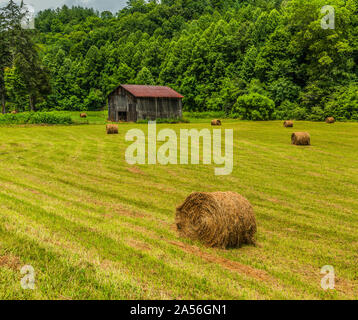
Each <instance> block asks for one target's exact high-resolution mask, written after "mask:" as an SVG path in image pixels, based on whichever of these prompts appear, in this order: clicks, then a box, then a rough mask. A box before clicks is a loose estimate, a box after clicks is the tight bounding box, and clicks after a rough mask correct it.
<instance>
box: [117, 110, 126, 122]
mask: <svg viewBox="0 0 358 320" xmlns="http://www.w3.org/2000/svg"><path fill="white" fill-rule="evenodd" d="M118 121H127V112H125V111H119V112H118Z"/></svg>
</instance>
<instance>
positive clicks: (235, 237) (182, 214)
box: [176, 192, 257, 248]
mask: <svg viewBox="0 0 358 320" xmlns="http://www.w3.org/2000/svg"><path fill="white" fill-rule="evenodd" d="M176 225H177V229H178V232H179V234H180V236H182V237H184V238H190V239H192V240H199V241H201V242H202V243H204V244H205V245H207V246H209V247H219V248H235V247H240V246H241V245H243V244H255V239H254V235H255V233H256V230H257V228H256V218H255V214H254V210H253V208H252V206H251V204H250V202H249V201H248V200H247V199H245V198H244V197H242V196H241V195H239V194H237V193H235V192H213V193H206V192H196V193H192V194H191V195H190V196H189V197H188V198H187V199H186V200H185V201H184V203H183V204H182V205H181V206H180V207H178V208H177V211H176Z"/></svg>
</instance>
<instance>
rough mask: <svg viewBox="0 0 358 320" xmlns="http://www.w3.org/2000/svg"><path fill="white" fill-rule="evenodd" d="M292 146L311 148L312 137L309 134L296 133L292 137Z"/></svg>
mask: <svg viewBox="0 0 358 320" xmlns="http://www.w3.org/2000/svg"><path fill="white" fill-rule="evenodd" d="M291 141H292V144H295V145H297V146H309V145H310V144H311V136H310V134H309V133H307V132H295V133H292V136H291Z"/></svg>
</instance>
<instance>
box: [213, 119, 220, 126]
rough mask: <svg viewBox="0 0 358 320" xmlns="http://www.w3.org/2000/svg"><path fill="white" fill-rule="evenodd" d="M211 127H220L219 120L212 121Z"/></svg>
mask: <svg viewBox="0 0 358 320" xmlns="http://www.w3.org/2000/svg"><path fill="white" fill-rule="evenodd" d="M211 125H212V126H221V120H212V121H211Z"/></svg>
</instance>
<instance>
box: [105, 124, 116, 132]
mask: <svg viewBox="0 0 358 320" xmlns="http://www.w3.org/2000/svg"><path fill="white" fill-rule="evenodd" d="M106 130H107V134H118V125H116V124H107V127H106Z"/></svg>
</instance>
